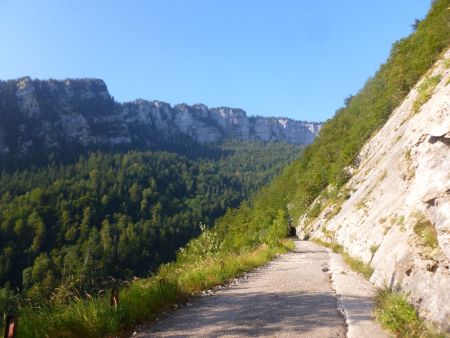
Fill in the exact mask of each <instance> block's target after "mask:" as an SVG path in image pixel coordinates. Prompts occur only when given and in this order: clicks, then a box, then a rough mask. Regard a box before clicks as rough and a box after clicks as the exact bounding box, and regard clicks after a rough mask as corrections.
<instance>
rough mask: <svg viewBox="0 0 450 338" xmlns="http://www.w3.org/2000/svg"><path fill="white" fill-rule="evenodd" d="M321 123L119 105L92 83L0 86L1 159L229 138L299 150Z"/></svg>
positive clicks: (140, 103) (142, 103) (199, 108)
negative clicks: (283, 143) (281, 145)
mask: <svg viewBox="0 0 450 338" xmlns="http://www.w3.org/2000/svg"><path fill="white" fill-rule="evenodd" d="M320 127H321V123H315V122H302V121H295V120H292V119H288V118H266V117H258V116H257V117H247V115H246V113H245V112H244V111H243V110H241V109H233V108H226V107H221V108H212V109H209V108H208V107H206V106H205V105H202V104H196V105H193V106H189V105H186V104H179V105H176V106H173V107H172V106H171V105H169V104H168V103H164V102H159V101H146V100H135V101H133V102H127V103H123V104H121V103H118V102H116V101H115V100H114V98H113V97H112V96H111V95H110V94H109V92H108V89H107V87H106V84H105V83H104V82H103V81H102V80H98V79H72V80H71V79H68V80H64V81H57V80H47V81H41V80H32V79H30V78H29V77H24V78H20V79H17V80H9V81H0V155H3V156H4V157H5V158H6V159H10V158H22V157H27V156H30V155H31V156H35V157H39V158H42V157H46V156H48V155H50V154H52V156H56V157H59V156H61V154H63V153H68V152H72V153H82V152H83V151H84V150H86V149H89V150H99V149H100V150H102V149H141V150H149V149H150V150H161V149H167V150H171V148H170V147H174V146H182V145H184V144H186V143H195V144H199V145H206V144H211V143H217V142H221V141H223V140H225V139H229V138H234V139H240V140H244V141H248V140H256V141H263V142H265V141H282V142H287V143H291V144H297V145H305V144H309V143H311V142H312V141H313V139H314V137H315V136H316V135H317V133H318V132H319V130H320Z"/></svg>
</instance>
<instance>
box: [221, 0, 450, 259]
mask: <svg viewBox="0 0 450 338" xmlns="http://www.w3.org/2000/svg"><path fill="white" fill-rule="evenodd" d="M448 7H449V1H448V0H437V1H434V2H433V4H432V7H431V9H430V11H429V13H428V15H427V17H426V18H425V19H423V20H422V21H420V22H416V23H415V24H414V25H413V26H414V27H413V28H414V29H415V31H414V32H413V33H412V34H411V35H409V36H408V37H406V38H404V39H402V40H400V41H397V42H396V43H394V45H393V47H392V50H391V54H390V56H389V58H388V60H387V62H386V63H385V64H383V65H381V67H380V69H379V70H378V71H377V73H376V74H375V75H374V76H373V77H372V78H370V79H369V80H368V81H367V82H366V84H365V85H364V87H363V88H362V89H361V90H360V91H359V92H358V93H357V94H355V95H354V96H349V97H348V98H346V99H345V106H344V107H342V108H341V109H339V110H337V111H336V113H335V116H334V117H333V118H332V119H330V120H328V121H327V122H326V123H325V124H324V126H323V127H322V129H321V131H320V133H319V135H318V136H317V138H316V139H315V140H314V142H313V143H312V144H311V145H309V146H307V147H306V148H305V150H304V152H303V154H302V156H301V157H300V158H299V159H298V160H296V161H295V162H293V163H292V164H291V165H289V166H287V167H286V168H284V169H283V171H282V173H281V174H280V175H279V176H277V177H276V178H275V179H274V180H273V181H272V182H271V184H270V185H269V186H267V187H264V188H263V189H262V190H261V191H260V192H259V193H258V194H257V195H256V196H255V197H254V198H253V199H252V200H251V201H250V202H247V201H245V202H243V203H242V204H241V205H240V207H239V208H238V209H235V210H229V211H228V212H227V213H226V214H225V215H224V217H222V218H220V219H219V220H218V221H217V225H216V227H215V229H214V231H215V232H216V233H217V234H218V235H219V238H221V240H222V241H223V248H224V249H225V248H228V249H229V250H238V251H241V250H245V248H249V247H254V246H255V245H257V244H260V243H263V242H264V238H265V237H264V236H265V235H264V234H265V233H266V231H268V229H270V227H271V225H272V224H273V221H274V220H276V218H277V217H278V216H279V214H280V213H281V214H284V215H285V217H286V218H287V219H288V220H289V219H290V220H292V221H293V222H296V221H297V220H298V219H299V217H300V216H301V215H303V214H304V213H307V212H309V213H312V212H311V211H312V210H310V209H309V208H310V205H311V203H312V202H313V201H314V200H315V198H317V197H318V196H319V194H321V193H327V189H326V188H327V187H329V186H334V187H338V188H339V187H342V186H343V185H344V184H345V183H346V182H347V181H348V179H349V178H350V176H349V175H350V174H349V171H348V168H349V167H356V166H357V162H358V159H357V155H358V153H359V151H360V150H361V148H362V146H363V145H364V143H365V142H366V141H367V140H368V139H369V138H370V137H371V136H373V135H374V134H375V133H376V132H377V131H378V130H379V128H381V127H382V126H383V125H384V123H385V122H386V121H387V119H388V118H389V117H390V115H391V113H392V112H393V111H394V109H395V108H396V107H397V106H398V105H399V104H400V103H401V102H402V100H403V99H404V98H405V97H406V95H407V94H408V93H409V92H410V90H411V89H412V88H413V87H414V86H415V84H416V83H417V82H418V81H419V79H420V78H421V77H422V76H423V75H425V74H426V72H427V71H428V70H429V69H430V68H431V67H432V65H433V64H434V62H436V61H437V60H438V59H439V58H441V57H442V54H443V52H444V51H445V50H446V49H447V48H449V47H450V11H449V10H448ZM334 192H336V189H333V190H332V191H331V190H330V192H329V193H334ZM319 207H320V205H319ZM319 211H320V210H319ZM315 212H318V211H317V210H315Z"/></svg>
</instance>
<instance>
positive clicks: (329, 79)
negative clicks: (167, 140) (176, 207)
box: [0, 0, 431, 120]
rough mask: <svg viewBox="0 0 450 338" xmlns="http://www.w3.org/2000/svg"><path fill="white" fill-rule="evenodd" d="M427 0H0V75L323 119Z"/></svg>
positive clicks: (123, 96)
mask: <svg viewBox="0 0 450 338" xmlns="http://www.w3.org/2000/svg"><path fill="white" fill-rule="evenodd" d="M430 3H431V2H430V0H377V1H371V0H340V1H336V0H322V1H310V0H147V1H144V0H129V1H125V0H123V1H118V0H117V1H114V0H29V1H25V0H0V31H1V32H2V33H1V35H0V79H2V80H5V79H11V78H17V77H21V76H25V75H29V76H31V77H33V78H40V79H48V78H57V79H63V78H68V77H69V78H71V77H77V78H79V77H96V78H101V79H104V80H105V82H106V84H107V85H108V88H109V91H110V93H111V95H113V96H114V97H115V98H116V99H117V100H118V101H120V102H124V101H128V100H133V99H135V98H145V99H150V100H154V99H155V100H162V101H166V102H169V103H171V104H176V103H181V102H186V103H188V104H193V103H199V102H201V103H205V104H206V105H208V106H211V107H215V106H230V107H239V108H243V109H244V110H246V111H247V113H248V114H249V115H264V116H288V117H292V118H296V119H304V120H325V119H327V118H329V117H331V116H332V115H333V114H334V111H335V110H336V109H337V108H339V107H340V106H341V105H342V102H343V99H344V98H345V97H346V96H348V95H349V94H353V93H355V92H356V91H357V90H358V89H359V88H361V86H362V85H363V84H364V82H365V81H366V79H367V78H368V77H369V76H371V75H373V73H374V72H375V71H376V69H377V68H378V67H379V65H380V64H381V63H383V62H384V61H385V60H386V58H387V56H388V54H389V50H390V46H391V45H392V43H393V42H394V41H395V40H398V39H399V38H401V37H404V36H406V35H408V34H409V33H410V32H411V27H410V25H411V23H412V22H413V21H414V19H415V18H422V17H424V16H425V14H426V12H427V11H428V8H429V6H430Z"/></svg>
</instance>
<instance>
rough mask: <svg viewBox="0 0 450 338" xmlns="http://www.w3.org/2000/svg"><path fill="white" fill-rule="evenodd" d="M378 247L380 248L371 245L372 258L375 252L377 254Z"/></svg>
mask: <svg viewBox="0 0 450 338" xmlns="http://www.w3.org/2000/svg"><path fill="white" fill-rule="evenodd" d="M379 247H380V246H379V245H372V246H371V247H370V252H371V253H372V256H373V255H375V252H377V250H378V248H379Z"/></svg>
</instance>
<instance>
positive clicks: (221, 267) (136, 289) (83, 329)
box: [18, 240, 293, 337]
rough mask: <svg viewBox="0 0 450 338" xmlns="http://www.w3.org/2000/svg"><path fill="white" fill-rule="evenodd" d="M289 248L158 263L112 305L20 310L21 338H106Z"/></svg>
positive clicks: (86, 302)
mask: <svg viewBox="0 0 450 338" xmlns="http://www.w3.org/2000/svg"><path fill="white" fill-rule="evenodd" d="M292 248H293V243H292V242H291V241H288V240H284V241H282V242H280V245H278V246H275V247H270V246H268V245H265V244H263V245H261V246H259V247H257V248H256V249H253V250H248V251H244V252H242V253H240V254H232V253H228V254H222V255H216V256H212V257H205V258H203V259H199V260H197V261H190V262H187V263H170V264H165V265H163V266H161V268H160V270H159V272H158V274H157V275H155V276H153V277H151V278H148V279H141V280H137V281H134V282H131V283H130V285H129V286H128V287H124V288H123V289H122V290H121V292H120V304H119V307H118V308H117V309H114V308H111V307H110V304H109V298H108V297H106V296H100V297H90V298H87V299H78V300H75V301H74V302H72V303H70V304H66V305H59V306H44V307H40V308H30V307H28V308H24V309H22V311H21V318H20V326H19V331H18V336H19V337H105V336H109V335H112V334H121V333H122V334H123V333H125V332H126V331H127V330H129V329H131V328H132V327H133V326H134V325H136V324H138V323H142V322H145V321H151V320H153V319H155V318H156V317H158V316H160V315H161V313H162V312H163V311H166V310H168V309H170V308H171V307H172V306H173V305H175V304H180V303H183V302H185V301H186V300H187V299H188V298H189V297H190V296H192V295H195V294H198V293H199V292H201V291H202V290H205V289H208V288H211V287H213V286H217V285H220V284H223V283H224V282H226V281H227V280H229V279H230V278H233V277H235V276H237V275H239V274H241V273H242V272H244V271H248V270H251V269H254V268H256V267H258V266H261V265H263V264H265V263H267V262H268V261H270V260H271V259H273V258H274V257H275V256H276V255H277V254H280V253H283V252H286V251H287V250H289V249H292Z"/></svg>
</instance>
